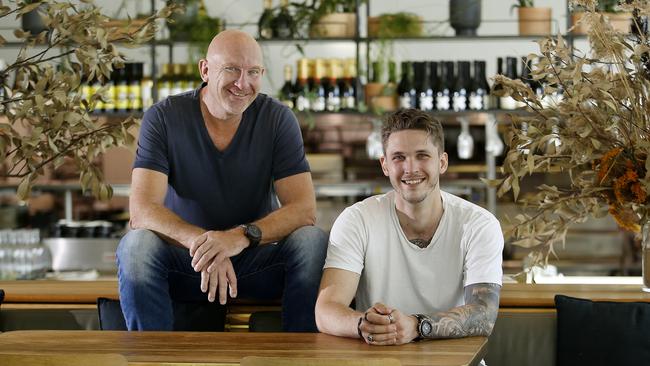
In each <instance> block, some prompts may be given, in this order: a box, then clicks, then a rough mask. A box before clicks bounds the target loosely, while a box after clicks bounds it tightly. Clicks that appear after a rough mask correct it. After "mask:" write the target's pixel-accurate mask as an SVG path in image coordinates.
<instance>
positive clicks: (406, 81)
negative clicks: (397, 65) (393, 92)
mask: <svg viewBox="0 0 650 366" xmlns="http://www.w3.org/2000/svg"><path fill="white" fill-rule="evenodd" d="M397 94H398V96H399V107H400V108H415V107H416V106H417V92H416V90H415V86H414V85H413V68H412V66H411V63H410V62H408V61H403V62H402V79H401V80H400V82H399V84H398V85H397Z"/></svg>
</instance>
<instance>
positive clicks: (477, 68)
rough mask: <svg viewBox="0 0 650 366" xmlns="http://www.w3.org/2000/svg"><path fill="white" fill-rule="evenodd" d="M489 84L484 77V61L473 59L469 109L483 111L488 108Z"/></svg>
mask: <svg viewBox="0 0 650 366" xmlns="http://www.w3.org/2000/svg"><path fill="white" fill-rule="evenodd" d="M489 93H490V86H489V85H488V82H487V79H486V77H485V61H478V60H475V61H474V77H473V78H472V86H471V88H470V93H469V109H471V110H475V111H484V110H488V109H490V95H489Z"/></svg>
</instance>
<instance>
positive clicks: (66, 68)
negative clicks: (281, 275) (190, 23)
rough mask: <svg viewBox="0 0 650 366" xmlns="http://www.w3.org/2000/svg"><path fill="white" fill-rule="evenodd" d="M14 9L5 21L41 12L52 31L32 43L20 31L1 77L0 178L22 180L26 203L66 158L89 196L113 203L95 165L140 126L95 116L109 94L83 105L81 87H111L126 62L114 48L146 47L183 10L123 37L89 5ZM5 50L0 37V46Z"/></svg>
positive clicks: (18, 5) (164, 12)
mask: <svg viewBox="0 0 650 366" xmlns="http://www.w3.org/2000/svg"><path fill="white" fill-rule="evenodd" d="M9 4H10V5H9V6H6V5H4V2H0V18H3V17H9V16H20V15H22V14H25V13H27V12H29V11H31V10H34V9H37V8H38V9H39V11H40V12H41V15H42V16H43V20H44V22H45V25H46V26H47V28H48V29H49V31H46V32H42V33H41V34H38V35H35V36H32V35H30V33H28V32H23V31H22V30H16V31H15V32H14V35H15V36H16V38H17V39H18V41H19V42H23V45H22V47H21V48H20V51H19V54H18V57H17V58H16V60H15V62H13V63H11V64H9V65H8V66H7V67H6V68H5V69H4V70H1V71H0V80H2V93H0V115H2V117H1V119H0V162H1V163H2V165H3V169H2V172H0V175H2V176H5V177H15V178H20V179H21V183H20V185H19V187H18V196H19V198H25V197H27V196H28V195H29V192H30V190H31V186H32V184H33V183H34V181H35V179H36V178H37V177H38V176H39V175H42V174H43V172H44V168H46V167H47V166H49V165H53V166H54V167H58V166H60V165H61V164H62V163H63V162H64V159H66V158H68V159H72V160H73V161H74V162H75V164H76V165H77V166H78V168H79V172H80V182H81V185H82V187H83V188H84V189H85V190H86V189H89V190H91V191H92V193H93V194H94V195H95V196H96V197H99V198H101V199H107V198H110V197H111V195H112V189H111V187H110V186H109V185H108V184H106V183H105V182H104V181H103V177H102V174H101V172H100V171H99V169H98V168H97V167H96V166H94V165H93V163H92V162H93V160H94V159H95V158H96V157H97V156H99V155H100V154H101V153H102V152H103V151H105V150H106V149H107V148H109V147H112V146H119V145H123V144H128V143H131V142H132V141H133V139H134V136H133V135H132V131H131V128H132V127H134V126H135V125H137V123H138V121H137V119H135V118H133V117H128V118H126V119H125V120H123V121H119V122H114V123H108V122H106V121H105V120H104V121H100V120H98V118H97V117H93V116H91V115H90V113H91V112H92V110H93V108H94V106H95V104H96V103H97V101H98V100H100V99H104V98H105V96H104V94H105V93H106V90H105V88H103V89H101V90H100V91H98V92H97V93H96V94H95V95H93V96H92V97H90V98H89V99H88V100H84V99H82V98H81V95H80V92H79V88H80V85H81V83H82V82H85V81H86V80H93V79H95V78H97V79H99V80H100V81H102V80H106V79H107V78H109V76H110V73H111V71H112V70H113V69H114V68H120V67H123V66H124V57H123V56H122V55H121V54H120V52H119V51H118V49H117V47H116V45H117V44H118V43H119V44H120V45H122V46H138V45H141V44H143V43H146V42H148V41H149V40H151V39H152V38H153V37H154V35H155V34H156V31H157V27H158V25H157V21H158V20H160V19H167V18H169V16H170V15H171V14H172V12H174V11H176V10H177V9H178V7H177V6H174V5H172V6H169V7H165V8H162V9H161V10H160V11H158V12H157V13H156V14H154V15H152V16H150V17H149V18H147V19H146V21H145V22H143V23H142V24H141V25H139V26H137V27H128V30H126V31H125V30H123V29H117V28H115V27H111V26H109V25H108V21H109V18H108V17H107V16H105V15H103V14H102V13H101V11H100V9H99V8H97V7H96V6H95V4H94V3H93V2H92V0H82V1H80V2H77V3H76V4H73V3H72V2H68V1H55V0H46V1H17V2H15V3H14V2H11V3H9ZM5 45H6V40H5V39H4V38H2V37H0V47H4V46H5ZM82 76H84V77H85V78H86V80H82ZM12 79H13V80H12ZM12 81H13V82H12Z"/></svg>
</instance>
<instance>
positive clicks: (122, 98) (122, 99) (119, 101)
mask: <svg viewBox="0 0 650 366" xmlns="http://www.w3.org/2000/svg"><path fill="white" fill-rule="evenodd" d="M129 79H131V70H130V68H129V64H124V67H122V68H121V69H117V79H116V82H115V106H114V109H115V111H119V112H126V111H128V109H129V82H130V80H129Z"/></svg>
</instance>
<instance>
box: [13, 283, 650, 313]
mask: <svg viewBox="0 0 650 366" xmlns="http://www.w3.org/2000/svg"><path fill="white" fill-rule="evenodd" d="M0 289H3V290H5V302H6V303H31V304H39V303H40V304H94V303H95V302H96V301H97V298H98V297H108V298H112V299H117V298H118V297H119V296H118V291H117V281H114V280H109V281H50V280H44V281H0ZM556 294H562V295H567V296H573V297H580V298H585V299H592V300H599V301H621V302H630V301H643V302H650V293H647V292H643V291H642V290H641V285H616V284H608V285H594V284H590V285H576V284H559V285H558V284H543V285H540V284H538V285H530V284H516V283H505V284H504V285H503V289H502V291H501V304H500V305H501V307H554V300H553V298H554V296H555V295H556ZM234 303H236V304H246V303H251V301H244V300H240V299H237V300H236V301H234ZM255 303H256V304H257V303H259V302H255ZM269 304H271V305H272V304H274V303H269ZM275 305H277V303H275Z"/></svg>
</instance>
